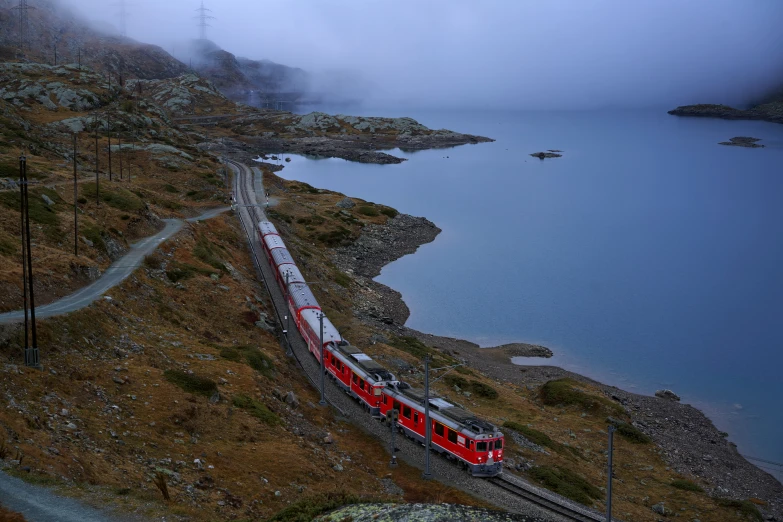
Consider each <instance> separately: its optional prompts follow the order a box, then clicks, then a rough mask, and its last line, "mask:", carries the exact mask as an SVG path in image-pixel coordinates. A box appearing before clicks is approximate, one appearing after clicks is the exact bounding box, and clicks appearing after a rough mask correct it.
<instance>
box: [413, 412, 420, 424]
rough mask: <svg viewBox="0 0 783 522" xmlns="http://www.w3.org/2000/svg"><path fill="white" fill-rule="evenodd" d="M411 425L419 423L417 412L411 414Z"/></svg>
mask: <svg viewBox="0 0 783 522" xmlns="http://www.w3.org/2000/svg"><path fill="white" fill-rule="evenodd" d="M413 423H414V424H418V423H419V412H417V411H415V412H413Z"/></svg>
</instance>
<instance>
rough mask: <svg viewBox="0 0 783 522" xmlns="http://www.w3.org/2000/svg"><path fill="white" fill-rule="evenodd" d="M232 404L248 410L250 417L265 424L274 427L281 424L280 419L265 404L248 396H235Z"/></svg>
mask: <svg viewBox="0 0 783 522" xmlns="http://www.w3.org/2000/svg"><path fill="white" fill-rule="evenodd" d="M231 402H232V403H233V404H234V406H236V407H237V408H241V409H243V410H246V411H247V412H248V413H249V414H250V415H252V416H253V417H255V418H257V419H259V420H260V421H261V422H263V423H264V424H267V425H269V426H274V425H276V424H279V423H280V417H278V416H277V415H275V414H274V413H273V412H271V411H269V408H267V407H266V405H265V404H263V403H261V402H259V401H257V400H255V399H253V398H252V397H248V396H247V395H234V397H233V399H232V400H231Z"/></svg>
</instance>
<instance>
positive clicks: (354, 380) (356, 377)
mask: <svg viewBox="0 0 783 522" xmlns="http://www.w3.org/2000/svg"><path fill="white" fill-rule="evenodd" d="M353 383H354V384H359V376H358V375H356V374H355V373H354V374H353Z"/></svg>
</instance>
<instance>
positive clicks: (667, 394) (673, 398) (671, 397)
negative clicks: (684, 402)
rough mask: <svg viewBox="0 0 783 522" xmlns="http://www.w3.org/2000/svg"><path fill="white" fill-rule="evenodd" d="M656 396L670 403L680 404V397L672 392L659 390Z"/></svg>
mask: <svg viewBox="0 0 783 522" xmlns="http://www.w3.org/2000/svg"><path fill="white" fill-rule="evenodd" d="M655 396H656V397H660V398H661V399H668V400H670V401H676V402H680V396H679V395H677V394H676V393H674V392H673V391H671V390H658V391H657V392H655Z"/></svg>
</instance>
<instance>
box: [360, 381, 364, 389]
mask: <svg viewBox="0 0 783 522" xmlns="http://www.w3.org/2000/svg"><path fill="white" fill-rule="evenodd" d="M359 388H361V389H362V390H363V389H364V379H359Z"/></svg>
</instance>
